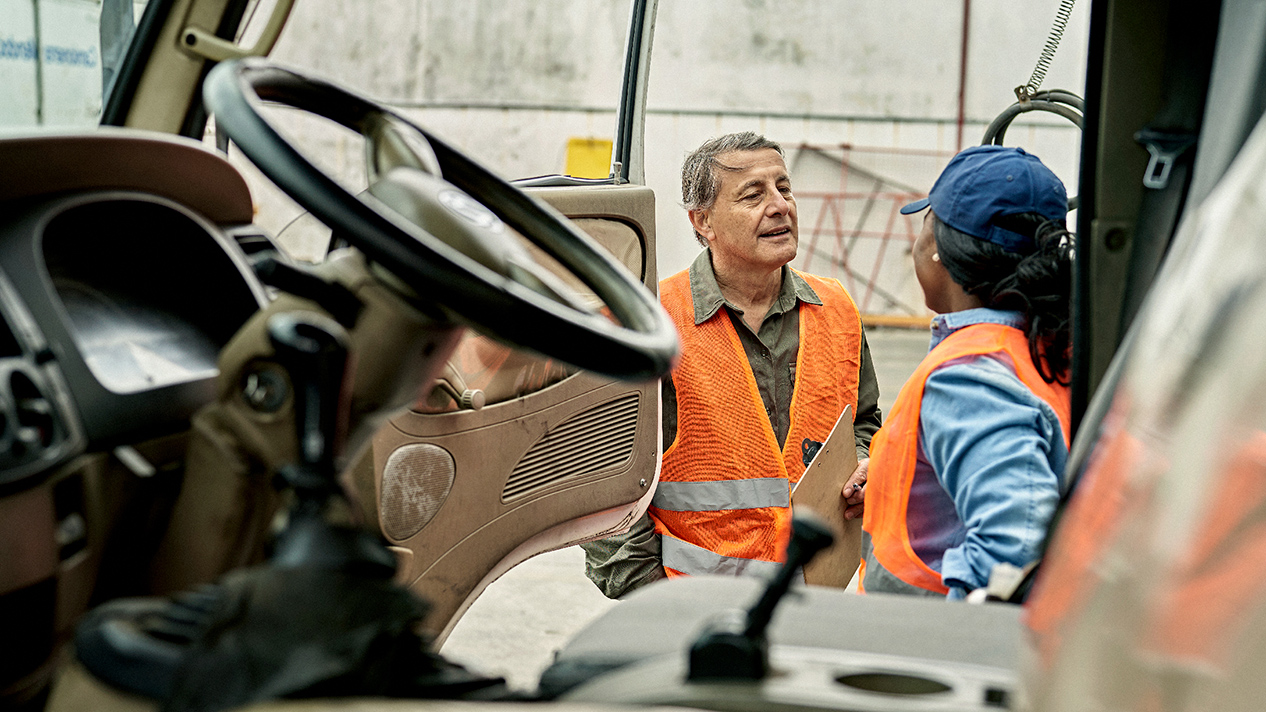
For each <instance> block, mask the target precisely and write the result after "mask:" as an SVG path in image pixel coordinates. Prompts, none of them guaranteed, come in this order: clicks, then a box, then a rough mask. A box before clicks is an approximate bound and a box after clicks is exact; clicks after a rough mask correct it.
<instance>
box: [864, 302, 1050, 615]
mask: <svg viewBox="0 0 1266 712" xmlns="http://www.w3.org/2000/svg"><path fill="white" fill-rule="evenodd" d="M986 354H1006V355H1007V356H1008V357H1009V358H1010V360H1011V363H1012V364H1013V366H1014V368H1015V373H1016V376H1017V377H1018V378H1019V379H1020V382H1021V383H1023V384H1024V385H1025V386H1027V387H1028V388H1029V390H1031V391H1033V393H1034V395H1036V396H1038V397H1039V398H1041V399H1042V400H1043V401H1045V402H1046V403H1047V405H1049V406H1050V407H1051V408H1052V409H1053V410H1054V411H1055V415H1056V416H1058V417H1059V424H1060V427H1061V428H1062V429H1063V431H1064V444H1065V445H1067V444H1068V442H1069V430H1068V428H1069V413H1070V407H1071V406H1070V403H1069V396H1068V388H1067V387H1066V386H1060V385H1057V384H1052V383H1047V382H1046V381H1044V380H1042V377H1041V375H1040V374H1039V373H1038V371H1037V368H1036V367H1035V366H1034V365H1033V360H1032V358H1031V357H1030V356H1029V341H1028V338H1027V337H1026V336H1025V334H1024V332H1023V331H1021V330H1019V329H1017V328H1015V327H1011V326H1003V325H1001V324H974V325H972V326H967V327H964V328H962V329H959V330H958V331H955V332H954V333H952V334H950V335H949V336H947V337H946V338H945V340H944V341H942V342H941V343H939V344H937V345H936V348H934V349H932V351H931V352H930V353H928V355H927V356H926V357H924V359H923V362H922V363H920V364H919V367H918V368H917V369H915V371H914V374H913V375H911V376H910V380H908V381H906V384H905V385H904V386H902V387H901V392H900V393H899V394H898V395H897V400H896V402H894V403H893V406H892V412H891V413H889V415H888V418H887V421H886V422H885V423H884V425H883V427H882V428H880V429H879V432H878V433H875V438H874V440H873V441H871V445H870V474H869V475H868V477H867V483H866V508H865V513H864V514H863V515H862V531H863V532H865V533H866V534H867V535H868V537H869V547H866V546H863V559H862V563H861V567H862V569H861V573H860V575H859V580H860V581H861V586H862V588H863V589H864V588H865V585H866V576H867V574H868V573H869V574H871V575H872V576H875V579H873V580H876V581H878V580H880V579H881V578H882V576H881V574H882V573H883V572H879V571H875V570H873V569H872V570H871V571H869V572H868V571H867V568H868V562H867V560H868V559H871V560H872V561H871V564H870V565H875V564H878V565H879V566H881V567H882V568H883V569H884V570H885V571H886V572H887V573H888V574H891V575H892V576H895V577H896V578H897V579H899V580H901V581H902V582H904V583H906V584H909V585H910V586H913V587H915V588H917V589H923V590H926V591H931V592H934V593H939V594H942V595H944V594H947V593H949V589H948V588H947V587H946V586H945V584H943V583H941V574H940V573H938V572H936V571H934V570H933V569H932V568H931V567H930V566H928V565H927V564H926V563H924V562H923V560H922V559H920V558H919V557H918V555H917V554H915V553H914V547H913V546H911V544H910V534H909V531H908V530H907V528H906V510H907V508H908V506H909V503H910V486H911V485H912V484H913V483H914V466H915V460H916V458H917V456H918V455H917V453H918V438H919V411H920V407H921V406H922V404H923V387H924V385H925V384H926V383H927V380H928V376H930V375H931V374H932V372H933V371H935V370H936V369H937V368H938V367H940V366H941V365H942V364H944V363H947V362H949V361H952V360H954V359H958V358H963V357H964V356H977V355H986ZM867 549H869V551H867Z"/></svg>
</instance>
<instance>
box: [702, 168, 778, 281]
mask: <svg viewBox="0 0 1266 712" xmlns="http://www.w3.org/2000/svg"><path fill="white" fill-rule="evenodd" d="M717 161H718V162H719V163H720V164H721V165H722V166H726V167H728V168H729V169H733V170H726V169H725V168H718V171H719V173H720V176H721V187H720V190H718V191H717V200H716V204H715V205H713V206H712V207H711V208H709V209H707V210H695V211H691V213H690V220H691V222H692V223H693V224H694V226H695V230H697V231H698V232H699V234H700V235H703V237H704V238H705V239H706V240H707V241H708V247H709V248H711V250H712V262H713V265H714V267H716V269H717V270H718V271H719V272H720V271H724V270H726V269H733V268H737V269H753V268H760V269H770V270H772V269H777V268H779V267H782V266H783V265H785V264H787V263H788V262H790V261H791V260H793V259H795V257H796V246H797V243H798V241H799V226H798V224H797V222H796V199H795V198H794V197H793V196H792V195H791V178H790V177H788V175H787V164H786V163H784V162H783V160H782V156H780V155H778V152H777V151H775V150H774V149H772V148H765V149H760V150H757V151H731V152H730V153H723V154H721V155H720V156H718V157H717Z"/></svg>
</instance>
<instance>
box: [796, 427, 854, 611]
mask: <svg viewBox="0 0 1266 712" xmlns="http://www.w3.org/2000/svg"><path fill="white" fill-rule="evenodd" d="M855 469H857V448H856V447H854V445H853V406H851V405H850V406H846V407H845V408H844V412H843V413H840V417H839V419H838V420H836V421H835V427H833V428H831V434H830V435H828V436H827V438H826V442H824V443H822V448H821V449H820V450H818V454H817V455H815V456H814V458H813V461H812V462H810V463H809V466H808V467H806V468H805V470H804V475H802V476H801V477H800V481H799V482H798V483H796V487H795V489H793V490H792V491H791V507H792V510H793V511H794V510H795V509H796V508H798V507H805V508H807V509H810V510H812V511H813V513H814V514H816V515H818V516H819V517H821V518H822V519H823V520H825V521H826V522H827V524H829V525H830V527H831V530H832V531H833V532H834V533H835V543H834V544H832V545H831V546H830V547H829V548H828V549H826V550H824V551H822V552H819V553H818V555H817V556H815V557H814V558H813V561H810V562H809V564H808V565H807V566H805V567H804V580H805V583H808V584H813V585H815V586H833V587H835V588H846V587H848V584H849V582H850V581H852V580H853V574H854V573H856V572H857V567H858V565H859V564H860V563H861V550H862V521H861V520H860V519H845V518H844V508H843V507H842V506H841V505H842V503H843V499H842V498H841V496H840V491H841V490H842V489H844V483H846V482H848V478H849V476H850V475H852V474H853V470H855Z"/></svg>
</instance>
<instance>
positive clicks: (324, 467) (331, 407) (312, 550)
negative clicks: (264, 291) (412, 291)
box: [268, 312, 395, 577]
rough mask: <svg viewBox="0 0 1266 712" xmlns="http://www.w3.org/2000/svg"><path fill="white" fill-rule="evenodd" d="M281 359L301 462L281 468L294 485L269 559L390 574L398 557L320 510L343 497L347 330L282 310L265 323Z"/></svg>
mask: <svg viewBox="0 0 1266 712" xmlns="http://www.w3.org/2000/svg"><path fill="white" fill-rule="evenodd" d="M268 338H269V341H271V342H272V345H273V349H274V351H275V357H276V359H277V362H278V363H279V364H280V365H281V366H282V367H283V368H285V369H286V371H287V372H288V373H289V374H290V384H291V392H292V393H293V397H294V417H295V443H296V444H297V446H298V451H299V458H298V460H297V461H296V462H295V463H294V464H292V465H288V466H286V467H283V468H282V469H281V472H280V473H279V474H280V475H281V477H282V479H284V480H285V481H286V483H287V484H289V485H290V487H291V488H292V489H293V490H294V493H295V503H294V507H293V508H292V510H291V520H290V523H289V525H288V526H287V528H286V530H285V531H284V532H282V534H281V535H280V537H279V539H278V545H277V550H276V552H275V553H274V555H273V557H272V561H273V564H274V565H277V566H283V567H285V566H305V565H311V564H318V565H329V566H331V567H336V568H337V567H346V566H348V565H351V566H357V567H364V566H368V568H370V569H371V570H373V571H374V573H376V574H378V575H380V576H385V577H390V576H391V575H392V574H394V573H395V559H394V557H392V555H391V553H390V552H388V551H387V550H386V548H384V547H383V546H382V545H381V543H379V542H378V540H377V539H375V538H373V537H370V536H368V535H367V534H365V533H364V532H358V531H354V530H347V529H341V528H336V527H333V526H331V525H330V524H329V523H327V522H326V521H325V520H324V517H323V514H324V513H325V510H326V508H327V507H328V506H329V504H330V501H331V500H332V499H334V498H336V497H341V496H342V489H341V488H340V487H339V483H338V470H337V468H336V465H335V459H336V458H337V456H338V455H339V454H340V451H341V450H342V447H343V441H344V439H345V438H346V435H347V432H346V420H345V419H346V416H347V411H348V404H347V402H346V400H347V397H348V395H349V393H350V388H348V387H347V377H348V375H349V370H348V347H347V344H348V340H347V333H346V332H345V331H344V330H343V327H341V326H339V325H338V323H337V322H335V321H333V320H331V319H327V318H325V317H323V316H320V315H319V314H313V313H308V312H283V313H280V314H276V315H274V316H273V317H272V318H270V319H269V320H268Z"/></svg>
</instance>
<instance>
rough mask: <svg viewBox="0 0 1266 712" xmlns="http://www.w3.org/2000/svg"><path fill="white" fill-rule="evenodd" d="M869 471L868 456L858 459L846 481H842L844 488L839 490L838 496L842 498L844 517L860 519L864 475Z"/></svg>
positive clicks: (862, 503) (864, 484)
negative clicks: (855, 466)
mask: <svg viewBox="0 0 1266 712" xmlns="http://www.w3.org/2000/svg"><path fill="white" fill-rule="evenodd" d="M869 473H870V458H869V457H868V458H866V459H865V460H860V461H858V463H857V469H856V470H853V474H852V475H849V478H848V482H845V483H844V489H843V490H841V491H840V497H842V498H843V500H844V502H843V506H844V518H845V519H860V518H861V516H862V511H863V508H864V506H865V500H866V476H867V475H868V474H869Z"/></svg>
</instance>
